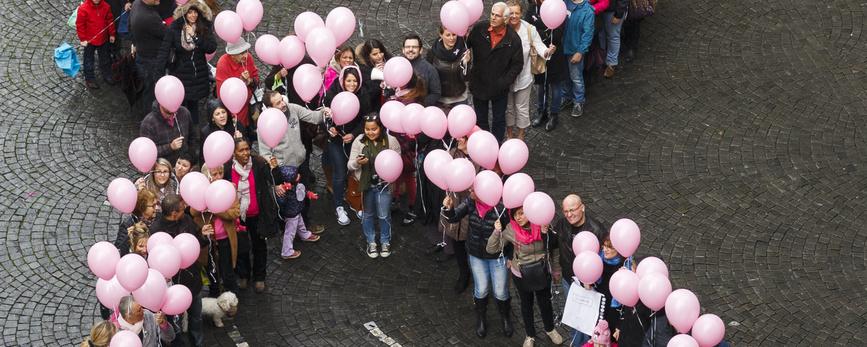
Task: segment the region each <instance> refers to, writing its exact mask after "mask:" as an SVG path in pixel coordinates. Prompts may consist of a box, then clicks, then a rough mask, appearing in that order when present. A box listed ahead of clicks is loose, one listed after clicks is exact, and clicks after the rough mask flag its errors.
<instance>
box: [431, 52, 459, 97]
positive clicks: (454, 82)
mask: <svg viewBox="0 0 867 347" xmlns="http://www.w3.org/2000/svg"><path fill="white" fill-rule="evenodd" d="M463 45H464V42H463V39H462V38H458V41H457V42H456V43H455V47H454V48H452V51H447V50H446V49H445V46H444V45H443V40H442V39H439V40H437V41H436V42H434V44H433V47H431V49H430V50H429V51H427V57H425V59H427V61H428V62H429V63H430V64H431V65H433V67H434V68H435V69H436V70H437V73H438V74H439V78H440V85H441V87H442V88H441V90H440V97H441V98H455V97H459V96H461V95H463V94H464V92H466V90H467V76H466V75H465V74H464V71H463V69H461V57H462V56H463V52H464V51H466V50H465V49H464V48H463ZM455 52H457V54H451V53H455ZM454 56H457V58H454Z"/></svg>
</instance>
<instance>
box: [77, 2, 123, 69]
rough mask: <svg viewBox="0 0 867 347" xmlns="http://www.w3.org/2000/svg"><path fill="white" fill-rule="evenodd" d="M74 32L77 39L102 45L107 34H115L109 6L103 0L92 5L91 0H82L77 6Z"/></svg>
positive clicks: (107, 36) (112, 35) (105, 40)
mask: <svg viewBox="0 0 867 347" xmlns="http://www.w3.org/2000/svg"><path fill="white" fill-rule="evenodd" d="M75 32H76V33H77V34H78V40H79V41H88V45H94V46H102V45H103V44H104V43H106V42H108V38H109V36H111V37H114V36H115V28H114V16H113V15H112V14H111V6H109V5H108V4H107V3H105V1H102V2H100V3H99V5H94V4H93V1H92V0H84V2H82V3H81V6H78V15H77V17H76V18H75ZM100 59H102V57H100Z"/></svg>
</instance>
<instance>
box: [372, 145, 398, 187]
mask: <svg viewBox="0 0 867 347" xmlns="http://www.w3.org/2000/svg"><path fill="white" fill-rule="evenodd" d="M373 166H374V168H375V169H376V174H377V175H379V177H380V178H382V180H383V181H386V182H388V183H391V182H394V181H396V180H397V178H398V177H400V173H401V172H403V160H402V159H401V158H400V154H397V152H395V151H393V150H391V149H386V150H384V151H381V152H379V154H377V155H376V161H375V162H374V165H373Z"/></svg>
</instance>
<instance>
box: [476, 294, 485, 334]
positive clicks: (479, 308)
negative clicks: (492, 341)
mask: <svg viewBox="0 0 867 347" xmlns="http://www.w3.org/2000/svg"><path fill="white" fill-rule="evenodd" d="M473 302H474V303H475V304H476V336H478V337H480V338H484V337H485V335H487V334H488V328H487V326H488V318H487V317H486V316H485V314H486V313H487V312H488V297H485V298H484V299H477V298H475V297H473Z"/></svg>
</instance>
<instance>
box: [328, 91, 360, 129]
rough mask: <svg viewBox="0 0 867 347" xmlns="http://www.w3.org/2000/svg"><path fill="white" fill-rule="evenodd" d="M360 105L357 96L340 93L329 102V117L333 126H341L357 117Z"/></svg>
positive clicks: (349, 93) (350, 93)
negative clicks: (332, 121)
mask: <svg viewBox="0 0 867 347" xmlns="http://www.w3.org/2000/svg"><path fill="white" fill-rule="evenodd" d="M360 108H361V103H360V102H359V101H358V96H356V95H355V93H352V92H340V93H338V94H337V95H335V96H334V99H333V100H331V117H332V119H333V120H334V124H337V125H343V124H346V123H349V122H351V121H352V120H353V119H354V118H355V117H356V116H358V110H359V109H360Z"/></svg>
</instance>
